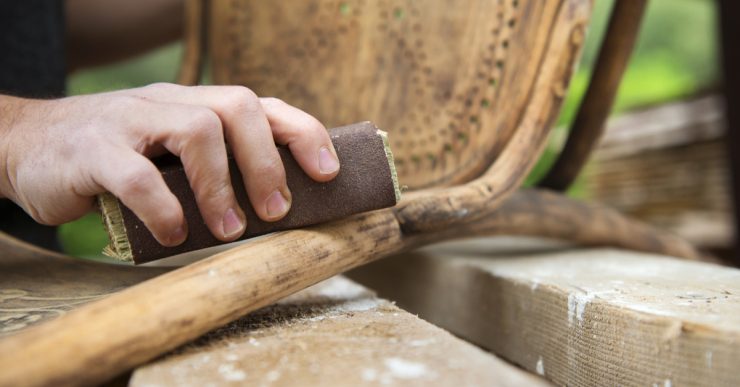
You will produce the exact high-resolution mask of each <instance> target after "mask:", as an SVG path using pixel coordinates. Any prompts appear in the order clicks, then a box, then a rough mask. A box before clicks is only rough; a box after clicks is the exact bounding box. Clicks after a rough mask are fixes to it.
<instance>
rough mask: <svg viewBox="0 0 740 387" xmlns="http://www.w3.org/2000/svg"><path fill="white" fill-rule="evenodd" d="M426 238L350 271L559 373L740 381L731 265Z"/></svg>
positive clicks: (596, 380)
mask: <svg viewBox="0 0 740 387" xmlns="http://www.w3.org/2000/svg"><path fill="white" fill-rule="evenodd" d="M459 246H460V245H458V247H457V248H455V249H450V248H447V249H445V248H440V247H433V248H427V249H425V250H423V251H422V252H418V253H408V254H406V255H404V256H403V257H395V258H392V259H386V260H383V261H381V262H377V263H375V264H373V265H370V266H367V267H364V268H361V269H358V270H356V271H354V272H352V273H351V274H350V275H351V277H352V278H354V279H356V280H358V281H359V282H361V283H363V284H365V285H367V286H369V287H371V288H373V289H376V290H377V291H378V292H379V294H380V295H381V296H383V297H387V298H389V299H392V300H396V301H397V302H398V304H399V305H400V306H401V307H403V308H404V309H406V310H409V311H410V312H412V313H418V314H419V316H420V317H422V318H424V319H426V320H428V321H430V322H433V323H435V324H437V325H439V326H441V327H443V328H445V329H448V330H450V331H451V332H453V333H455V334H457V335H459V336H461V337H463V338H466V339H468V340H470V341H472V342H474V343H476V344H478V345H481V346H483V347H485V348H488V349H490V350H492V351H493V352H494V353H496V354H498V355H500V356H502V357H504V358H506V359H508V360H509V361H511V362H513V363H515V364H519V365H521V366H522V367H524V368H526V369H528V370H531V371H535V372H537V373H539V374H541V375H544V376H545V377H546V378H547V379H549V380H551V381H553V382H555V383H556V384H561V385H570V386H591V385H648V386H650V385H660V386H664V385H665V386H668V385H711V386H731V385H738V384H740V374H738V372H737V364H738V363H737V362H738V359H740V270H736V269H730V268H724V267H720V266H716V265H713V264H707V263H701V262H689V261H679V260H674V259H671V258H667V257H662V256H656V255H648V254H643V253H634V252H626V251H619V250H609V249H589V250H560V251H550V252H545V253H542V252H540V253H527V252H526V251H524V252H522V251H519V252H511V251H509V252H507V253H503V254H499V255H496V254H495V251H496V250H497V249H499V251H501V245H500V242H496V241H495V240H493V239H489V240H485V241H482V242H481V241H479V242H478V245H477V246H476V247H474V248H471V247H470V246H468V247H467V252H464V251H463V250H461V249H460V248H459Z"/></svg>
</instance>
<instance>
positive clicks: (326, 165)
mask: <svg viewBox="0 0 740 387" xmlns="http://www.w3.org/2000/svg"><path fill="white" fill-rule="evenodd" d="M337 169H339V160H337V157H336V156H334V154H333V153H331V151H330V150H329V148H327V147H322V148H321V149H319V172H321V173H322V174H324V175H329V174H332V173H334V172H336V171H337Z"/></svg>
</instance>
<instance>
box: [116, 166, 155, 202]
mask: <svg viewBox="0 0 740 387" xmlns="http://www.w3.org/2000/svg"><path fill="white" fill-rule="evenodd" d="M156 173H157V172H155V171H153V170H152V169H151V168H148V167H144V166H135V167H130V168H128V169H126V170H124V171H122V172H121V177H120V182H121V193H120V195H121V196H124V197H136V196H139V195H142V194H144V193H146V192H148V191H149V190H151V189H152V187H153V184H154V181H156V178H157V176H156Z"/></svg>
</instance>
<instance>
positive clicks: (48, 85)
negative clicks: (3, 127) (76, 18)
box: [0, 0, 66, 250]
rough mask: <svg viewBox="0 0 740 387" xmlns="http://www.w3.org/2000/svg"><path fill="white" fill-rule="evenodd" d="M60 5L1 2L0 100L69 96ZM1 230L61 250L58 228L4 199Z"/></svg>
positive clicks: (47, 0)
mask: <svg viewBox="0 0 740 387" xmlns="http://www.w3.org/2000/svg"><path fill="white" fill-rule="evenodd" d="M64 51H65V50H64V4H63V1H62V0H0V94H6V95H15V96H20V97H33V98H51V97H61V96H63V95H64V91H65V76H66V69H65V57H64ZM0 230H1V231H3V232H6V233H8V234H11V235H13V236H16V237H18V238H20V239H22V240H25V241H27V242H30V243H33V244H36V245H39V246H42V247H45V248H48V249H53V250H59V243H58V241H57V233H56V228H55V227H48V226H42V225H40V224H37V223H36V222H34V221H33V219H31V217H30V216H28V215H27V214H26V213H25V212H24V211H23V210H22V209H21V208H20V207H18V206H16V205H15V204H14V203H12V202H11V201H9V200H2V199H0Z"/></svg>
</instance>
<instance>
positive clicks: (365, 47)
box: [209, 0, 583, 189]
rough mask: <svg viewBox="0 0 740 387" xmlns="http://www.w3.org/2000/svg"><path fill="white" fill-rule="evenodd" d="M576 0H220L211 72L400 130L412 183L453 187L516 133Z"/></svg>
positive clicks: (320, 112)
mask: <svg viewBox="0 0 740 387" xmlns="http://www.w3.org/2000/svg"><path fill="white" fill-rule="evenodd" d="M566 6H570V5H567V4H566V5H564V3H562V2H542V1H518V0H506V1H468V2H463V3H461V2H457V1H454V0H440V1H433V2H416V1H410V0H392V1H391V0H382V1H361V0H345V1H330V0H314V1H303V0H290V1H279V2H269V3H266V2H263V1H254V0H232V1H230V2H218V3H215V4H213V9H212V21H213V22H212V23H211V24H212V25H211V29H210V31H209V32H210V34H209V35H210V39H211V40H210V42H211V45H210V47H211V51H212V52H211V55H212V58H213V59H212V64H213V76H214V80H215V82H216V83H225V84H242V85H246V86H248V87H250V88H252V89H253V90H254V91H255V92H257V93H258V94H260V95H265V96H275V97H279V98H282V99H284V100H285V101H287V102H288V103H291V104H294V105H296V106H298V107H300V108H302V109H304V110H306V111H308V112H310V113H311V114H314V115H315V116H316V117H317V118H319V119H320V120H321V121H322V122H324V123H325V124H326V125H327V126H335V125H341V124H346V123H347V122H356V121H359V120H373V121H374V122H375V123H376V124H377V125H378V126H379V127H381V128H383V129H384V130H387V131H389V132H390V139H391V145H392V148H393V150H394V153H395V154H396V155H397V157H396V164H397V168H398V172H399V178H400V181H401V182H402V184H404V185H407V186H408V187H409V188H412V189H414V188H422V187H429V186H440V185H452V184H457V183H461V182H465V181H469V180H471V179H472V178H474V177H477V176H478V175H480V174H481V173H482V172H483V171H484V170H485V169H486V168H487V167H488V166H489V165H490V164H491V162H493V160H495V159H496V157H497V156H499V155H500V153H501V151H502V150H503V148H504V146H505V145H506V144H507V142H509V140H510V139H511V138H512V136H513V134H514V132H515V131H516V130H517V128H518V126H519V124H520V119H521V117H522V115H523V110H524V109H525V107H526V106H527V104H528V102H529V100H530V97H531V93H532V90H533V88H534V86H535V80H536V78H537V74H538V71H539V70H540V64H541V63H540V62H541V59H542V58H543V56H544V55H545V52H546V49H547V44H546V42H547V41H548V39H550V36H549V34H550V33H551V29H552V28H553V25H554V24H555V22H556V19H557V14H558V11H559V10H560V9H561V8H562V7H566ZM577 28H579V29H581V35H582V28H583V26H582V25H579V26H577ZM579 43H580V42H579ZM502 90H505V91H506V92H505V93H504V92H502ZM531 157H536V155H532V156H531Z"/></svg>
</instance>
